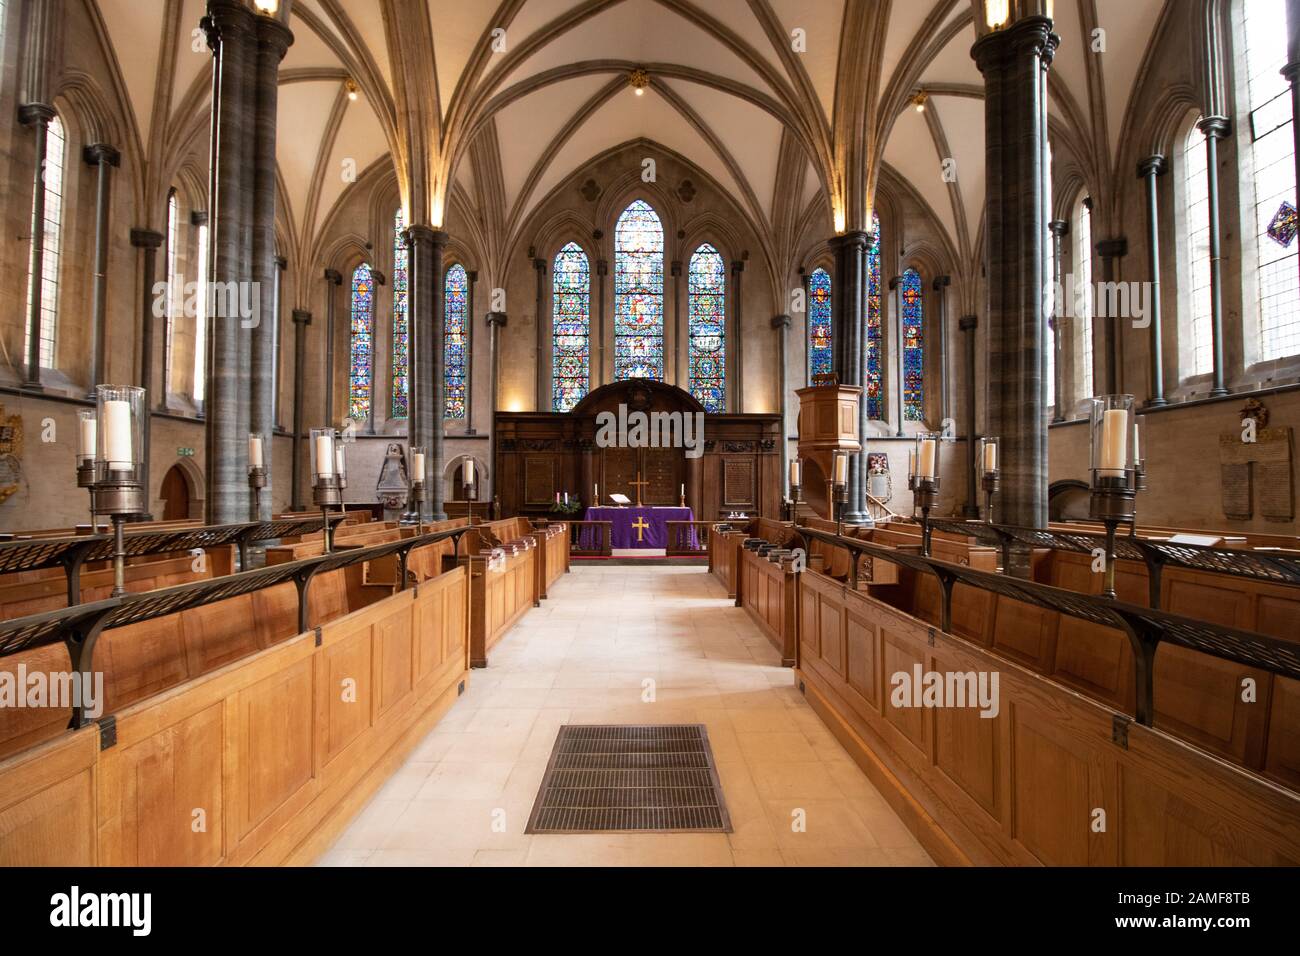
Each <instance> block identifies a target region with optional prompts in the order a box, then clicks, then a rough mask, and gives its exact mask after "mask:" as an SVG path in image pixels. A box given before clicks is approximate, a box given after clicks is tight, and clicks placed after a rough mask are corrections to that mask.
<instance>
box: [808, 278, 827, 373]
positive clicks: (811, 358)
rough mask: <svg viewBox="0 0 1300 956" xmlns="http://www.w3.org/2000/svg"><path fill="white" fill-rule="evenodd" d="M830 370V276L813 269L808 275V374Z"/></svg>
mask: <svg viewBox="0 0 1300 956" xmlns="http://www.w3.org/2000/svg"><path fill="white" fill-rule="evenodd" d="M830 371H831V277H830V273H828V272H827V271H826V270H825V269H815V270H813V274H812V275H810V276H809V277H808V375H809V377H810V378H811V377H812V376H814V375H828V374H829V373H830Z"/></svg>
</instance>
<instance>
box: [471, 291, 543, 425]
mask: <svg viewBox="0 0 1300 956" xmlns="http://www.w3.org/2000/svg"><path fill="white" fill-rule="evenodd" d="M465 276H466V278H468V279H469V288H468V289H466V298H465V434H466V435H477V434H478V430H477V429H475V427H474V284H475V283H476V282H478V272H477V271H474V272H466V273H465ZM550 407H551V406H550V405H546V406H544V408H550Z"/></svg>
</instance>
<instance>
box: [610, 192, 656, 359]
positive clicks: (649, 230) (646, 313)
mask: <svg viewBox="0 0 1300 956" xmlns="http://www.w3.org/2000/svg"><path fill="white" fill-rule="evenodd" d="M663 377H664V228H663V224H662V223H661V222H660V221H659V214H658V213H656V212H655V211H654V208H653V207H652V206H650V204H649V203H647V202H645V201H644V200H641V199H637V200H635V201H633V202H632V204H631V205H629V206H628V207H627V208H626V209H624V210H623V214H622V215H621V216H619V217H618V224H617V225H616V226H615V227H614V378H615V379H625V378H649V379H655V380H657V381H663Z"/></svg>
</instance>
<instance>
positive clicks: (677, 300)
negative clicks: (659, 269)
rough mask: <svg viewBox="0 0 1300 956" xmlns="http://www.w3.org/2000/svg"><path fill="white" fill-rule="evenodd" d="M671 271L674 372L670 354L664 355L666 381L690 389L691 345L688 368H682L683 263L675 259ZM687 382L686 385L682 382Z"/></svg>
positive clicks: (687, 360) (687, 357) (670, 265)
mask: <svg viewBox="0 0 1300 956" xmlns="http://www.w3.org/2000/svg"><path fill="white" fill-rule="evenodd" d="M668 269H669V273H670V274H671V275H672V277H673V364H672V373H671V374H669V371H668V366H667V363H668V356H667V355H665V356H664V365H665V367H664V381H665V382H672V383H673V384H674V385H679V386H681V387H682V388H684V389H686V391H688V392H689V391H690V390H691V389H690V384H691V382H690V378H691V369H690V365H691V359H690V354H691V353H690V347H689V345H688V346H687V349H686V368H685V369H683V368H682V263H681V260H680V259H674V260H673V261H672V262H671V263H670V264H669V267H668ZM683 382H685V383H686V384H685V385H682V383H683Z"/></svg>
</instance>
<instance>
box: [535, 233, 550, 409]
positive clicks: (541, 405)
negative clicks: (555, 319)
mask: <svg viewBox="0 0 1300 956" xmlns="http://www.w3.org/2000/svg"><path fill="white" fill-rule="evenodd" d="M533 271H534V272H536V273H537V302H536V304H535V305H534V306H533V308H534V310H535V311H534V315H536V317H537V330H536V331H537V341H536V343H535V348H536V350H537V358H536V360H535V364H534V368H536V369H537V375H536V384H537V395H536V397H535V401H536V403H537V404H536V406H535V407H536V410H537V411H539V412H544V411H546V410H547V409H548V408H550V407H551V406H550V403H549V402H547V401H546V385H547V381H546V369H547V368H549V367H550V361H549V358H550V356H548V355H547V353H546V326H545V317H546V260H545V259H539V258H534V259H533Z"/></svg>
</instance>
